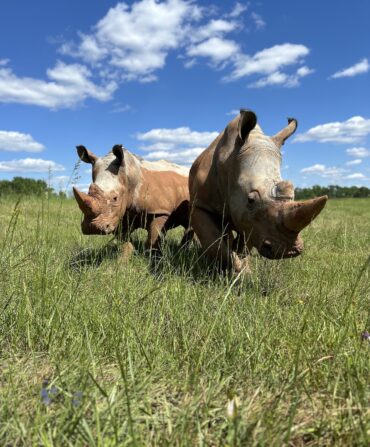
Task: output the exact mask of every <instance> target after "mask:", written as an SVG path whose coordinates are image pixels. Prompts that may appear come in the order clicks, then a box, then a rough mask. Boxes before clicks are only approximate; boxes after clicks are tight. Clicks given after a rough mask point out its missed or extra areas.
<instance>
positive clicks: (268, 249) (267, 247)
mask: <svg viewBox="0 0 370 447" xmlns="http://www.w3.org/2000/svg"><path fill="white" fill-rule="evenodd" d="M261 250H262V251H263V253H264V255H265V256H266V255H267V256H268V255H272V244H271V242H270V241H267V240H266V241H264V243H263V244H262V247H261Z"/></svg>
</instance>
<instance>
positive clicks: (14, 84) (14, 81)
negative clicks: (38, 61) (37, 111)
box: [0, 61, 117, 109]
mask: <svg viewBox="0 0 370 447" xmlns="http://www.w3.org/2000/svg"><path fill="white" fill-rule="evenodd" d="M47 76H48V78H49V81H43V80H39V79H34V78H20V77H18V76H16V75H15V74H14V73H13V72H12V70H11V69H9V68H7V67H6V68H0V102H5V103H21V104H32V105H38V106H43V107H48V108H51V109H58V108H63V107H67V108H68V107H73V106H75V105H77V104H79V103H81V102H82V101H84V100H85V99H86V98H89V97H90V98H94V99H97V100H98V101H107V100H109V99H110V98H111V97H112V94H113V92H114V91H115V89H116V87H117V85H116V84H115V83H114V82H109V83H107V84H106V85H103V86H98V85H96V84H94V83H93V82H92V81H91V76H92V74H91V72H90V71H89V70H88V69H87V68H86V67H85V66H83V65H79V64H69V65H68V64H65V63H63V62H60V61H58V62H57V64H56V65H55V67H54V68H51V69H48V70H47Z"/></svg>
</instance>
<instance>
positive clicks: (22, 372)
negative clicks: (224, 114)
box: [0, 199, 370, 446]
mask: <svg viewBox="0 0 370 447" xmlns="http://www.w3.org/2000/svg"><path fill="white" fill-rule="evenodd" d="M0 222H1V228H0V275H1V276H0V349H1V357H0V445H1V446H13V445H17V446H18V445H19V446H21V445H26V446H33V445H43V446H54V445H55V446H59V445H60V446H61V445H63V446H68V445H69V446H87V445H88V446H115V445H119V446H121V445H122V446H125V445H130V446H131V445H137V446H141V445H158V446H166V445H168V446H193V445H194V446H218V445H229V446H239V445H240V446H249V445H250V446H252V445H253V446H280V445H292V446H303V445H304V446H311V445H322V446H324V445H325V446H327V445H343V446H349V445H351V446H362V445H363V446H365V445H366V446H367V445H369V444H370V386H369V378H370V342H369V341H366V340H365V341H361V333H362V332H363V331H365V330H366V329H368V330H369V331H370V313H369V310H370V307H369V304H370V265H369V263H370V261H369V255H370V200H366V199H364V200H362V199H354V200H343V201H340V200H337V201H334V200H332V201H330V202H329V203H328V206H327V207H326V209H325V210H324V211H323V213H322V214H321V215H320V216H319V218H317V220H315V222H314V223H313V224H312V225H311V226H310V227H309V228H307V229H306V230H305V231H304V232H303V237H304V239H305V243H306V251H305V253H304V254H303V255H302V256H301V257H300V258H297V259H293V260H285V261H267V260H263V259H262V258H260V257H258V256H257V255H255V256H253V257H252V261H251V264H252V268H253V270H254V274H253V277H252V279H251V280H250V281H249V282H248V283H244V284H238V283H235V281H233V278H228V277H217V276H216V277H215V275H212V274H210V273H209V272H208V273H207V270H206V268H205V265H204V262H203V260H202V258H200V259H199V256H200V252H199V251H198V249H197V248H195V247H190V248H188V249H186V250H183V251H180V252H179V250H178V249H177V246H176V242H177V241H178V240H179V238H180V236H181V232H180V231H176V230H175V231H174V232H172V233H170V234H169V235H168V236H169V237H168V242H167V244H166V245H165V253H164V256H163V258H162V259H161V260H152V259H150V257H149V256H148V255H146V254H145V253H144V251H143V249H142V241H143V240H144V239H143V234H138V235H136V236H135V238H134V240H135V245H136V247H137V250H136V252H135V254H134V256H133V257H132V259H131V260H130V262H129V263H125V262H124V259H123V258H122V256H121V252H120V250H119V247H117V246H116V245H115V243H114V242H113V241H112V238H111V237H108V236H107V237H99V236H95V237H87V236H83V235H82V234H81V232H80V227H79V222H80V212H79V210H78V208H77V205H76V204H75V202H74V201H72V200H64V201H60V200H59V199H50V200H47V199H45V200H41V199H23V200H22V201H21V202H20V203H19V204H18V205H16V203H15V201H14V200H11V199H6V200H4V199H2V201H1V202H0Z"/></svg>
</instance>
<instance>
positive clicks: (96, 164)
mask: <svg viewBox="0 0 370 447" xmlns="http://www.w3.org/2000/svg"><path fill="white" fill-rule="evenodd" d="M77 153H78V156H79V157H80V159H81V160H82V161H83V162H85V163H89V164H91V165H92V180H93V182H92V183H91V185H90V187H89V192H88V194H85V193H83V192H81V191H79V190H78V189H77V188H75V187H73V193H74V196H75V198H76V200H77V203H78V206H79V207H80V209H81V211H82V212H83V214H84V219H83V221H82V223H81V229H82V232H83V234H109V233H112V232H114V231H115V230H116V229H117V227H118V225H119V223H120V221H121V218H122V216H123V215H124V213H125V211H126V207H127V199H128V185H127V177H126V175H125V172H124V169H125V157H124V150H123V148H122V146H121V145H116V146H114V147H113V149H112V151H111V152H109V153H108V154H107V155H106V156H105V157H97V156H96V155H94V154H93V153H92V152H91V151H89V150H88V149H86V148H85V147H84V146H77Z"/></svg>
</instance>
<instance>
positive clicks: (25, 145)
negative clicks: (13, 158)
mask: <svg viewBox="0 0 370 447" xmlns="http://www.w3.org/2000/svg"><path fill="white" fill-rule="evenodd" d="M44 149H45V147H44V146H43V145H42V144H41V143H38V142H37V141H35V140H34V139H33V138H32V136H31V135H30V134H25V133H20V132H13V131H6V130H0V151H1V150H2V151H10V152H20V151H26V152H41V151H43V150H44Z"/></svg>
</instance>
